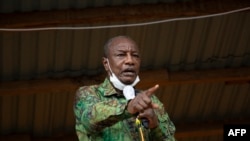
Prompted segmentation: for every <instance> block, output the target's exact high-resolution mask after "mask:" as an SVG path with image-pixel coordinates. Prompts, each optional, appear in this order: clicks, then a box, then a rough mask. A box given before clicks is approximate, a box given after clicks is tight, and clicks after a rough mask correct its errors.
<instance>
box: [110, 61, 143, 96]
mask: <svg viewBox="0 0 250 141" xmlns="http://www.w3.org/2000/svg"><path fill="white" fill-rule="evenodd" d="M107 61H108V66H109V69H110V72H111V75H110V77H109V79H110V82H111V83H112V84H113V85H114V87H115V88H117V89H119V90H121V91H123V94H124V96H125V98H126V99H127V100H129V99H133V98H134V97H135V92H134V88H133V87H134V86H135V85H136V84H137V83H138V82H139V81H140V79H139V76H138V75H137V76H136V79H135V81H134V82H133V83H132V84H130V85H125V84H124V83H122V82H121V81H120V80H119V79H118V78H117V77H116V75H115V74H114V73H113V71H112V70H111V67H110V65H109V60H108V59H107Z"/></svg>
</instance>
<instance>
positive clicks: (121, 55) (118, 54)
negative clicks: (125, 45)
mask: <svg viewBox="0 0 250 141" xmlns="http://www.w3.org/2000/svg"><path fill="white" fill-rule="evenodd" d="M117 56H125V54H117Z"/></svg>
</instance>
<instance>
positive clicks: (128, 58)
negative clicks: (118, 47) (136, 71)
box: [126, 54, 134, 65]
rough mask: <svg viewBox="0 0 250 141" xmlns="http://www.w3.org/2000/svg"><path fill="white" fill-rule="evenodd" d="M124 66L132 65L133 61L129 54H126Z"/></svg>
mask: <svg viewBox="0 0 250 141" xmlns="http://www.w3.org/2000/svg"><path fill="white" fill-rule="evenodd" d="M126 64H130V65H131V64H134V60H133V57H132V55H131V54H127V56H126Z"/></svg>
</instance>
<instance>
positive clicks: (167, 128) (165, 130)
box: [150, 96, 176, 141]
mask: <svg viewBox="0 0 250 141" xmlns="http://www.w3.org/2000/svg"><path fill="white" fill-rule="evenodd" d="M152 101H153V102H154V103H156V104H158V105H159V108H158V109H156V110H155V113H156V114H157V116H158V121H159V126H158V127H156V128H154V129H151V132H150V136H151V139H152V140H155V141H175V137H174V134H175V130H176V129H175V125H174V124H173V122H172V121H171V120H170V118H169V116H168V114H167V112H165V110H164V105H163V104H162V103H161V102H160V101H159V100H158V98H157V97H156V96H153V97H152Z"/></svg>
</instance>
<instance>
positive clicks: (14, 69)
mask: <svg viewBox="0 0 250 141" xmlns="http://www.w3.org/2000/svg"><path fill="white" fill-rule="evenodd" d="M249 17H250V16H249V12H242V13H234V14H230V15H225V16H219V17H212V18H205V19H196V20H184V21H174V22H167V23H161V24H154V25H147V26H135V27H120V28H105V29H89V30H53V31H30V32H0V45H1V52H0V53H1V59H0V66H1V68H2V69H1V72H0V76H1V80H2V81H6V80H22V79H34V78H40V77H48V76H67V75H68V76H78V75H82V74H89V75H90V74H97V73H100V72H101V71H102V68H103V67H102V63H101V57H102V48H103V45H104V43H105V41H106V40H107V39H108V38H110V37H112V36H115V35H119V34H127V35H130V36H131V37H132V38H134V39H135V41H137V42H138V44H139V46H140V48H141V52H142V60H143V61H142V65H141V66H142V69H147V68H150V69H152V68H153V69H158V68H167V69H168V70H170V71H178V70H194V69H216V68H230V67H240V66H250V61H249V60H250V48H249V44H250V43H249V37H250V28H249V26H248V25H249V24H250V18H249ZM152 52H154V53H152Z"/></svg>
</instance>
